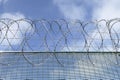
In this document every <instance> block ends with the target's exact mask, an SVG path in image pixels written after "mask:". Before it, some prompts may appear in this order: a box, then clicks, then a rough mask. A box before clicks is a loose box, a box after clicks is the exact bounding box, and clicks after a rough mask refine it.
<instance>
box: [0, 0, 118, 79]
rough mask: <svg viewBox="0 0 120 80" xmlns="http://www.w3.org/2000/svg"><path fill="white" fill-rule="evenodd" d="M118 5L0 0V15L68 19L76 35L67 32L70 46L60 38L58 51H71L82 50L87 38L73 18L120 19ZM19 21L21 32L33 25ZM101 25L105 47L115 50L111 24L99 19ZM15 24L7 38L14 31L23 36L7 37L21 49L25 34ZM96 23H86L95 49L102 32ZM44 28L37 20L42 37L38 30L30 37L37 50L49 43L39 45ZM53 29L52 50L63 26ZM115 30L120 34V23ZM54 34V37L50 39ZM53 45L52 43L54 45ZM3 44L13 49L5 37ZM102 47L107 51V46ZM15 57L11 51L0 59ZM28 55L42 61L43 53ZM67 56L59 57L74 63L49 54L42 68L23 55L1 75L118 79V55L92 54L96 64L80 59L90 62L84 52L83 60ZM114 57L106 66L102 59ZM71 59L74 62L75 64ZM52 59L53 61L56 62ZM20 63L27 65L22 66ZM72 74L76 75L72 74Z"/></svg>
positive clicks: (114, 1)
mask: <svg viewBox="0 0 120 80" xmlns="http://www.w3.org/2000/svg"><path fill="white" fill-rule="evenodd" d="M119 4H120V1H119V0H109V2H108V1H106V0H91V1H90V0H0V18H11V19H14V20H18V19H21V18H29V19H32V20H34V19H46V20H59V19H65V20H68V21H71V24H70V26H69V28H70V30H71V32H72V35H73V37H72V36H71V35H70V34H69V33H68V34H67V39H68V42H69V43H68V46H67V45H65V44H66V43H65V40H61V41H60V43H59V44H58V47H57V50H58V51H59V50H60V51H68V49H67V47H69V48H70V50H71V51H81V50H82V49H81V46H82V47H83V45H84V39H83V36H81V35H82V34H81V33H80V32H79V31H78V32H77V30H78V29H79V28H80V26H78V25H75V24H74V21H75V20H77V19H79V20H82V21H92V20H101V19H106V20H109V19H114V18H120V5H119ZM72 21H73V23H72ZM115 21H117V20H115ZM113 22H114V21H113ZM6 23H7V22H6ZM19 24H20V29H21V31H22V33H23V34H25V32H24V31H26V30H27V29H28V27H29V26H30V24H29V23H27V22H22V21H21V22H20V23H19ZM99 24H101V25H102V26H101V27H99V30H100V32H101V35H102V37H103V39H104V46H108V49H105V51H106V50H111V51H113V50H115V49H114V48H113V46H112V42H111V39H110V37H109V32H108V30H107V29H108V27H106V25H105V23H104V22H100V23H99ZM0 25H1V26H5V25H4V24H2V23H0ZM16 25H17V24H13V25H11V27H10V28H9V30H14V31H12V32H10V31H8V32H7V37H8V38H13V34H15V37H16V38H20V39H19V40H16V39H14V40H11V39H8V40H9V41H10V43H11V45H14V48H17V47H18V50H19V49H20V50H21V47H20V46H21V41H22V40H23V35H22V34H21V32H19V31H18V32H17V33H16V31H15V30H17V28H18V27H17V26H16ZM93 25H94V24H91V25H87V27H86V28H87V30H88V33H89V36H90V38H89V37H88V38H87V40H88V44H90V43H91V42H92V43H91V44H92V46H95V48H97V47H98V46H97V47H96V45H95V44H98V45H99V44H100V43H101V42H100V40H101V39H100V34H99V33H98V30H97V29H96V27H95V26H93ZM111 25H112V23H111ZM64 26H65V25H64ZM64 26H62V28H63V30H64V31H65V32H66V30H67V29H64ZM39 27H40V28H39ZM44 27H47V28H48V29H49V27H50V26H48V25H46V26H44ZM44 27H43V26H42V25H41V24H40V25H39V24H38V23H37V27H36V28H37V30H38V32H39V34H40V36H38V35H37V33H35V35H34V37H33V38H32V39H30V40H28V42H29V44H30V45H29V46H31V47H33V48H34V50H38V51H46V48H44V47H46V46H44V47H43V45H42V47H43V48H40V49H39V48H38V46H39V47H40V45H39V44H38V43H41V44H42V43H44V37H42V36H45V33H46V31H45V28H44ZM0 28H1V27H0ZM52 28H53V30H54V32H55V33H54V32H51V34H50V35H48V36H47V43H48V44H49V45H48V46H49V47H50V48H51V50H52V51H53V50H54V47H55V45H56V43H57V40H56V39H59V37H61V36H63V35H62V34H61V33H60V29H59V26H58V25H55V24H54V25H52ZM112 29H113V30H114V31H116V32H118V33H119V30H120V27H119V24H117V25H115V26H114V28H112ZM5 31H6V30H5ZM5 31H4V30H3V32H2V35H1V39H0V42H1V40H2V39H4V36H5ZM50 31H51V30H50ZM114 31H113V33H114ZM33 32H34V29H33V28H32V27H31V26H30V30H28V31H27V33H28V34H32V33H33ZM78 33H79V34H78ZM105 33H106V34H105ZM28 34H27V35H28ZM112 35H114V34H112ZM51 36H53V37H52V38H51ZM39 37H40V38H39ZM119 37H120V36H119ZM37 38H39V39H37ZM76 38H79V39H81V40H79V39H76ZM91 38H94V39H93V41H91ZM114 38H115V37H114ZM34 39H36V40H34ZM49 39H50V40H49ZM74 39H75V40H74ZM95 39H98V40H95ZM39 41H43V42H39ZM33 44H34V45H33ZM51 44H52V45H53V46H51ZM2 45H3V46H4V45H5V47H3V46H2ZM2 45H0V50H1V51H4V50H11V49H8V48H9V47H6V46H9V44H8V42H7V41H5V40H4V41H3V42H2ZM36 45H38V46H36ZM109 45H110V46H109ZM24 46H25V47H26V50H30V47H27V46H28V45H27V44H26V45H24ZM61 47H62V48H61ZM27 48H28V49H27ZM105 48H106V47H105ZM61 49H62V50H61ZM12 50H13V49H12ZM90 50H92V51H95V49H93V48H90ZM98 50H100V49H97V51H98ZM101 50H104V48H103V49H101ZM12 56H13V54H9V55H6V54H4V55H3V56H1V57H0V58H1V60H0V61H1V62H4V61H6V60H7V61H11V60H9V59H11V58H12V59H13V61H14V59H17V58H18V57H19V55H16V57H15V58H13V57H12ZM27 56H29V58H32V59H30V60H33V62H36V61H38V62H39V59H42V58H41V56H40V55H34V56H31V55H27ZM66 56H68V55H64V56H60V57H59V58H60V59H63V62H65V63H66V64H67V63H70V64H72V66H69V65H66V66H65V68H63V67H60V65H59V64H58V63H57V62H56V59H55V57H53V56H52V57H51V56H49V58H48V61H46V62H45V63H44V64H42V66H41V65H40V66H39V67H32V66H31V65H30V64H27V62H26V61H25V60H24V57H23V56H20V61H19V62H18V63H17V64H15V65H11V66H9V67H4V66H1V69H0V75H1V77H2V78H5V79H7V80H21V79H25V78H28V77H29V78H33V79H34V78H35V77H37V79H35V80H40V79H39V78H40V77H42V78H43V80H56V79H58V78H60V77H61V78H66V79H67V80H80V78H86V76H88V78H94V77H95V78H96V79H97V78H101V77H102V76H103V75H106V76H104V78H107V79H109V78H110V79H112V78H115V79H116V80H117V79H118V80H119V74H118V73H119V71H120V69H119V68H118V65H115V64H116V58H115V56H114V55H105V56H104V57H101V56H98V55H97V56H91V59H93V61H95V63H96V66H93V65H91V64H90V62H86V63H87V64H86V63H83V62H81V61H82V60H81V59H84V60H85V61H89V60H88V57H86V56H83V55H82V56H83V57H84V58H79V59H80V60H77V59H76V57H77V55H76V56H75V57H74V56H70V57H69V59H68V61H67V60H66ZM106 56H109V57H110V58H111V59H110V60H109V59H107V58H108V57H107V58H106ZM44 57H45V58H46V57H48V55H45V56H44ZM44 57H43V58H44ZM71 57H72V59H73V58H74V60H72V61H71V60H70V59H71ZM99 59H100V60H99ZM103 60H104V61H103ZM111 60H112V63H110V64H108V63H106V64H105V65H102V63H103V62H105V61H108V62H109V61H110V62H111ZM61 61H62V60H61ZM69 61H71V62H73V63H74V64H73V63H71V62H69ZM22 62H23V63H22ZM51 62H54V64H53V63H51ZM50 63H51V64H50ZM78 64H79V65H78ZM21 66H22V67H24V68H22V67H21ZM46 66H47V67H46ZM53 66H54V67H53ZM28 67H29V68H28ZM12 68H14V69H12ZM31 69H32V70H31ZM38 70H39V71H38ZM93 70H95V71H93ZM25 71H26V72H25ZM41 71H42V72H43V74H46V73H47V77H53V78H54V79H53V78H51V79H50V78H45V75H42V74H41ZM117 71H118V73H117ZM83 72H86V73H83ZM99 72H101V75H100V76H99ZM112 72H114V73H112ZM73 73H74V75H71V74H73ZM109 73H110V74H109ZM14 74H16V75H14ZM66 74H68V75H66ZM80 74H81V75H80ZM91 74H92V75H91ZM113 74H115V75H113ZM38 75H39V76H38ZM53 75H54V76H53ZM90 75H91V76H90ZM96 76H99V77H96ZM72 77H76V78H75V79H72ZM70 78H71V79H70Z"/></svg>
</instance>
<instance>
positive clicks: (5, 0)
mask: <svg viewBox="0 0 120 80" xmlns="http://www.w3.org/2000/svg"><path fill="white" fill-rule="evenodd" d="M7 1H8V0H0V3H3V4H5V3H6V2H7Z"/></svg>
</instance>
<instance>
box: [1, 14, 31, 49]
mask: <svg viewBox="0 0 120 80" xmlns="http://www.w3.org/2000/svg"><path fill="white" fill-rule="evenodd" d="M0 18H1V19H2V18H3V19H4V18H9V19H13V20H19V19H24V18H25V16H24V15H23V14H21V13H12V14H11V13H3V14H1V15H0ZM9 19H5V20H1V21H3V22H5V23H6V24H7V25H8V26H6V25H5V24H3V23H2V22H0V25H1V27H0V28H1V29H2V30H1V38H0V42H1V46H0V49H1V50H3V48H2V47H4V46H5V47H6V46H7V48H8V47H9V48H11V47H10V45H20V44H21V42H22V40H23V38H24V34H25V32H26V30H27V29H28V28H30V24H29V23H27V22H25V21H17V23H18V24H19V26H18V24H17V23H16V22H14V21H13V20H9ZM27 32H29V30H28V31H27Z"/></svg>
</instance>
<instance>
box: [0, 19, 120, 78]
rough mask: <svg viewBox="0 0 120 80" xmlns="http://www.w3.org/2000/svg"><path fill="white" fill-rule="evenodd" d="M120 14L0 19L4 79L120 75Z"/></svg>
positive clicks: (0, 72)
mask: <svg viewBox="0 0 120 80" xmlns="http://www.w3.org/2000/svg"><path fill="white" fill-rule="evenodd" d="M119 24H120V19H112V20H99V21H88V22H85V21H83V22H82V21H80V20H73V21H66V20H63V19H60V20H53V21H47V20H44V19H41V20H30V19H19V20H12V19H1V20H0V26H1V27H0V50H1V52H0V78H1V80H120V76H119V75H120V68H119V66H120V62H119V59H120V58H119V56H120V55H119V53H120V52H119V46H120V43H119V37H120V35H119V34H120V32H119V29H120V27H119Z"/></svg>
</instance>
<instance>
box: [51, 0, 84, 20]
mask: <svg viewBox="0 0 120 80" xmlns="http://www.w3.org/2000/svg"><path fill="white" fill-rule="evenodd" d="M53 2H54V4H55V5H56V6H58V8H59V9H60V11H61V13H62V14H63V15H64V16H65V18H68V19H84V18H85V15H86V12H85V9H84V7H83V6H82V5H77V2H80V1H78V0H53ZM81 2H82V1H81Z"/></svg>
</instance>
